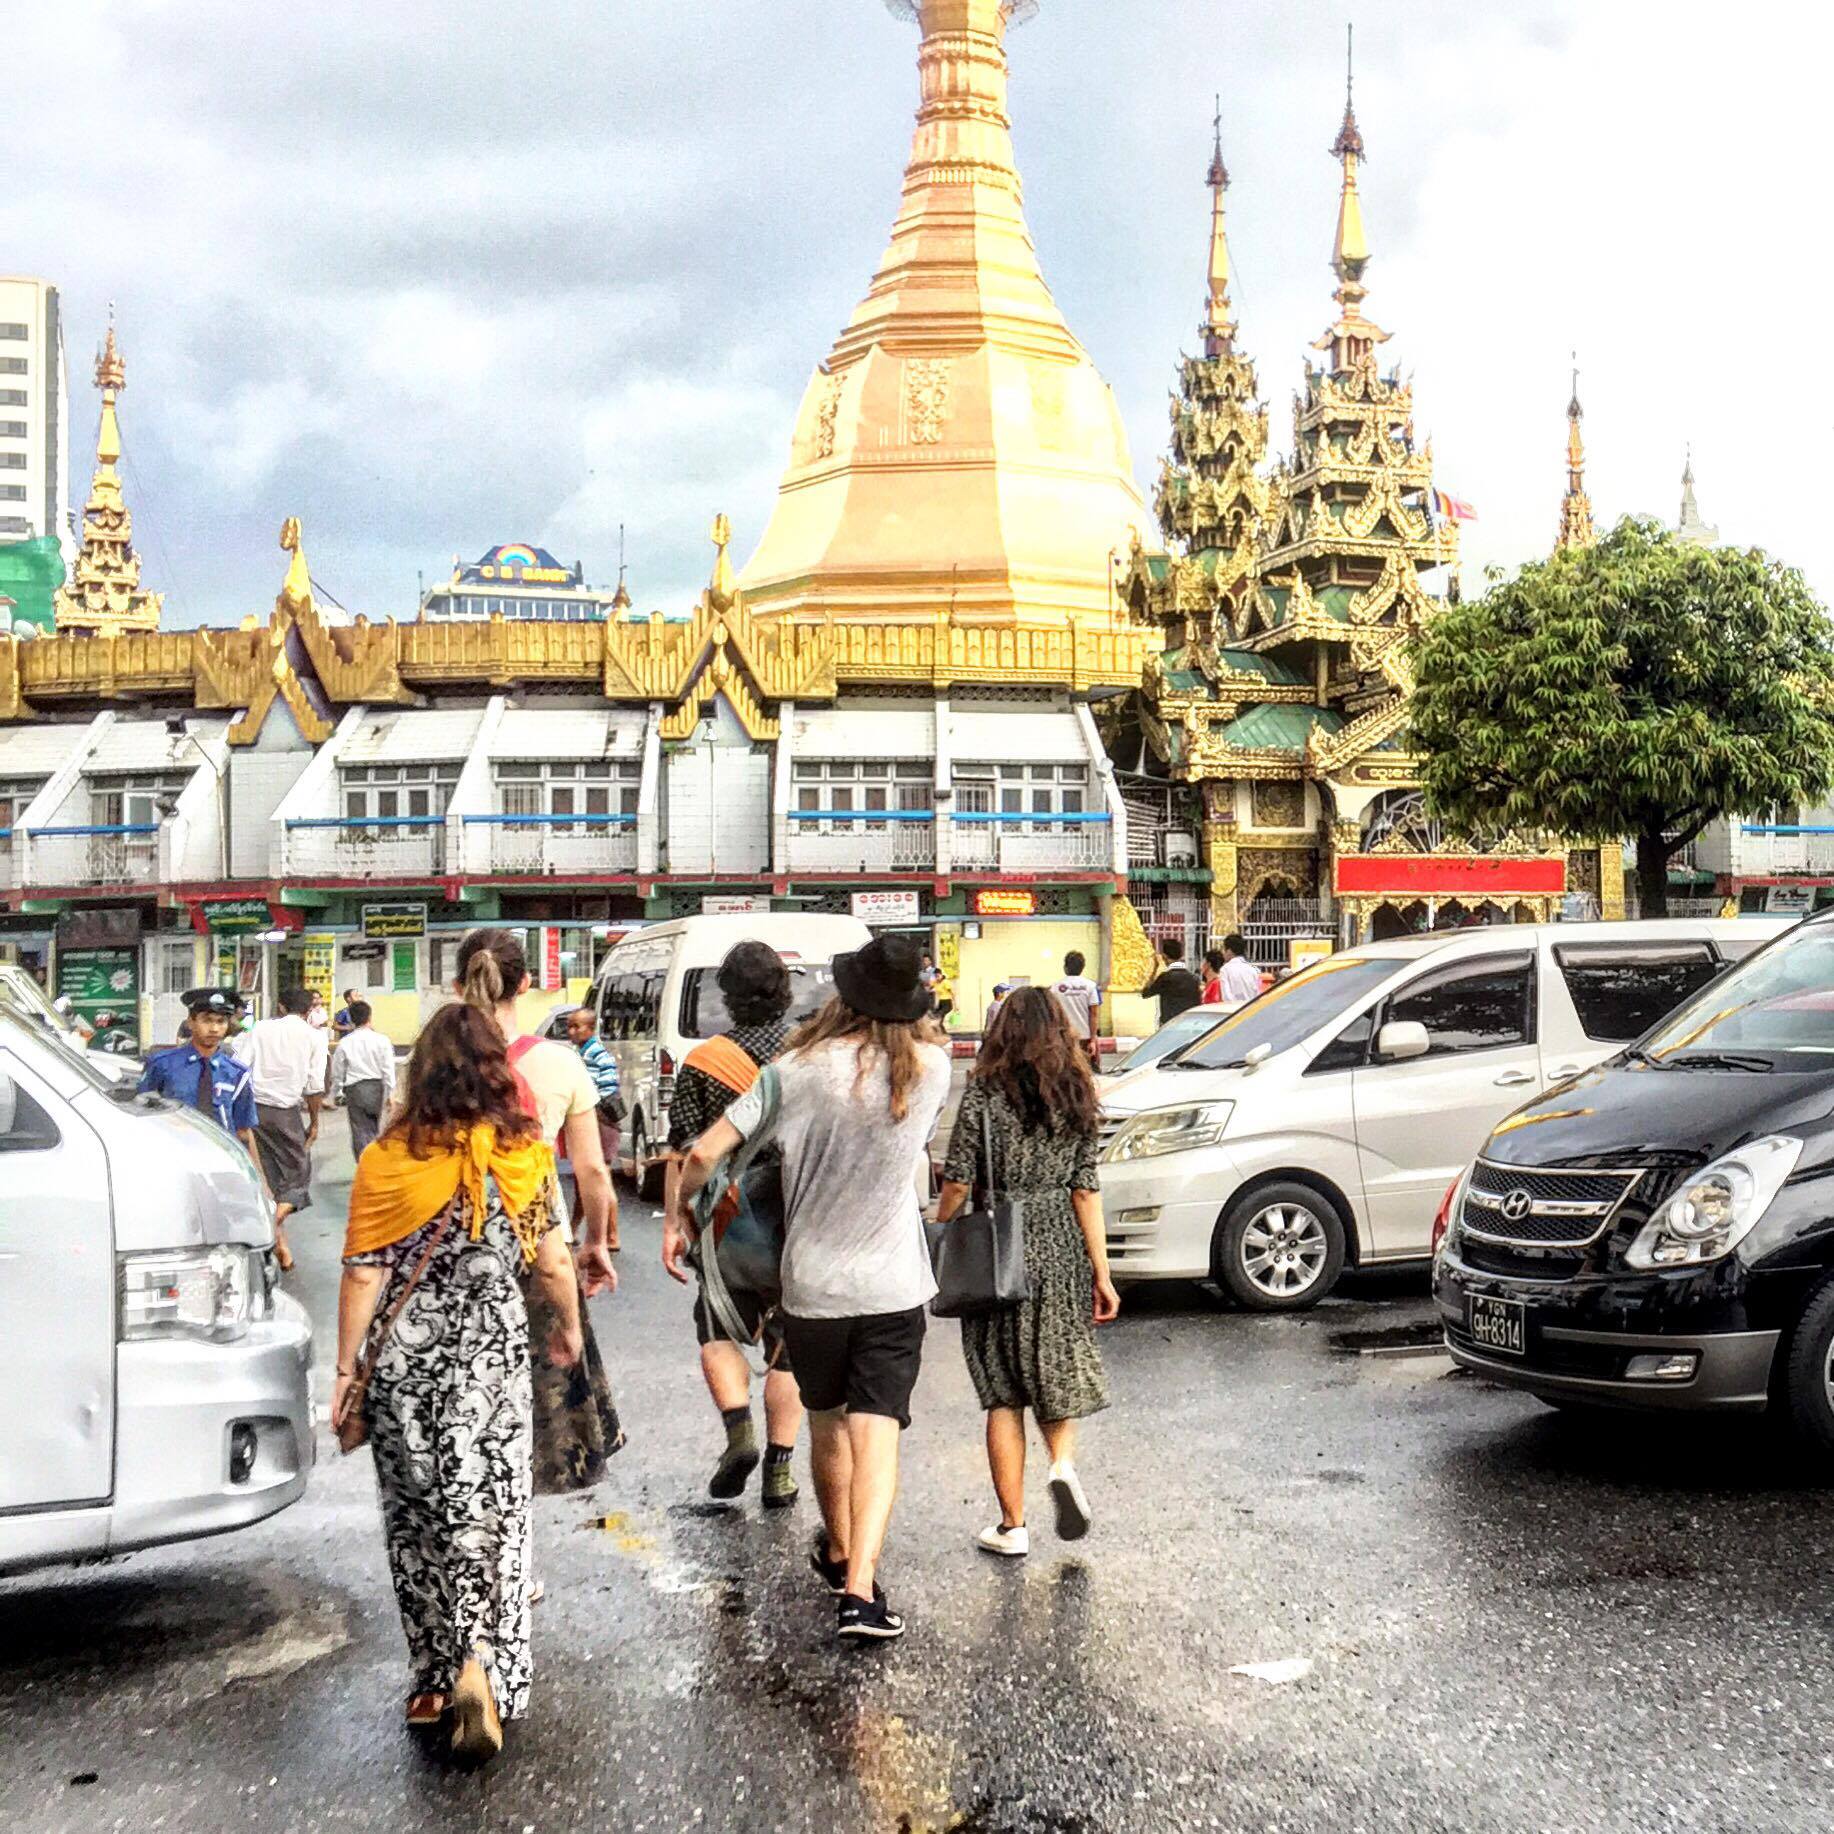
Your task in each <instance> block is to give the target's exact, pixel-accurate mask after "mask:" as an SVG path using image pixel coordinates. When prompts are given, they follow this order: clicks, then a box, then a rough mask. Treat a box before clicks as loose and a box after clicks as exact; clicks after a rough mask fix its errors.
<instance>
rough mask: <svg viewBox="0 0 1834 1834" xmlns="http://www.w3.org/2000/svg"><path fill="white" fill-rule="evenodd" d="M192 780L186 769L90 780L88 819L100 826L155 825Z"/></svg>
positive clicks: (149, 826)
mask: <svg viewBox="0 0 1834 1834" xmlns="http://www.w3.org/2000/svg"><path fill="white" fill-rule="evenodd" d="M189 781H190V776H189V773H187V772H176V773H174V772H169V771H168V772H165V773H163V774H162V773H160V772H158V771H147V772H137V773H134V774H132V775H123V776H119V777H92V778H91V779H90V780H89V819H90V821H91V823H93V824H94V826H96V827H98V828H156V827H158V825H159V821H160V817H161V816H162V815H164V814H166V813H168V812H169V811H170V810H171V808H172V806H173V804H174V803H176V802H177V801H178V798H179V796H180V794H181V793H182V792H183V790H184V787H185V785H186V784H187V783H188V782H189Z"/></svg>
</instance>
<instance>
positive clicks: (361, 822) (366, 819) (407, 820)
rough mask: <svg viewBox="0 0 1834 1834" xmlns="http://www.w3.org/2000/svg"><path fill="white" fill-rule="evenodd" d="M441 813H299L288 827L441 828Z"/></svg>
mask: <svg viewBox="0 0 1834 1834" xmlns="http://www.w3.org/2000/svg"><path fill="white" fill-rule="evenodd" d="M445 825H446V818H445V816H443V815H300V816H294V817H293V818H292V819H290V820H289V821H288V822H287V826H288V827H289V828H443V827H444V826H445Z"/></svg>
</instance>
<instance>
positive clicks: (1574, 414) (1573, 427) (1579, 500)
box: [1554, 363, 1598, 554]
mask: <svg viewBox="0 0 1834 1834" xmlns="http://www.w3.org/2000/svg"><path fill="white" fill-rule="evenodd" d="M1583 414H1584V410H1583V409H1582V408H1581V407H1580V405H1579V365H1578V364H1577V363H1575V364H1574V365H1573V393H1572V396H1571V398H1570V399H1569V400H1568V402H1567V494H1566V495H1565V496H1564V497H1563V498H1562V499H1561V502H1560V533H1559V535H1558V536H1556V538H1555V540H1554V552H1555V553H1556V554H1559V553H1562V552H1564V551H1565V550H1566V549H1568V548H1589V547H1591V545H1592V544H1593V542H1595V541H1596V540H1597V539H1598V537H1597V535H1596V534H1595V533H1594V532H1593V528H1592V499H1591V498H1590V497H1588V496H1587V495H1586V442H1585V439H1584V437H1583V436H1582V435H1581V433H1580V430H1579V423H1580V420H1581V418H1582V416H1583Z"/></svg>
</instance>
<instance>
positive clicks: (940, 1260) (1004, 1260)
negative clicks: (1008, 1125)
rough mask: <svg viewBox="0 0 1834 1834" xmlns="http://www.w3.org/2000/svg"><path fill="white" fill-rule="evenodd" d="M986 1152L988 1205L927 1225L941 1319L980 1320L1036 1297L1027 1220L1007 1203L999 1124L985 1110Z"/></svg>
mask: <svg viewBox="0 0 1834 1834" xmlns="http://www.w3.org/2000/svg"><path fill="white" fill-rule="evenodd" d="M981 1152H982V1156H983V1158H984V1159H985V1160H986V1162H987V1187H986V1190H987V1202H986V1206H985V1208H983V1209H978V1210H964V1211H963V1212H962V1213H961V1214H960V1215H959V1216H957V1217H956V1218H955V1219H954V1220H953V1221H952V1222H947V1223H925V1224H924V1226H923V1232H924V1235H925V1237H926V1238H927V1239H928V1241H929V1246H930V1267H931V1269H932V1271H933V1272H934V1273H935V1275H936V1297H935V1298H934V1299H932V1300H931V1301H930V1311H931V1313H932V1315H933V1316H935V1317H937V1318H978V1317H980V1316H981V1315H982V1314H984V1313H987V1312H999V1311H1004V1310H1005V1309H1006V1307H1008V1306H1014V1305H1018V1304H1020V1303H1021V1302H1022V1301H1024V1300H1027V1299H1029V1298H1031V1296H1032V1287H1031V1282H1030V1281H1029V1280H1028V1279H1027V1278H1026V1276H1025V1216H1024V1206H1023V1204H1022V1203H1019V1202H1015V1201H1014V1200H1012V1199H1004V1200H1003V1199H1002V1198H1001V1196H1000V1193H999V1180H998V1178H997V1176H996V1175H995V1171H994V1163H993V1124H992V1122H991V1121H990V1120H989V1118H988V1114H987V1110H986V1107H985V1106H983V1107H982V1109H981Z"/></svg>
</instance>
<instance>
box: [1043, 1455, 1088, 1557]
mask: <svg viewBox="0 0 1834 1834" xmlns="http://www.w3.org/2000/svg"><path fill="white" fill-rule="evenodd" d="M1051 1501H1052V1502H1053V1503H1055V1504H1056V1505H1057V1538H1058V1540H1060V1541H1080V1540H1081V1539H1082V1538H1083V1536H1084V1535H1086V1534H1087V1533H1088V1532H1089V1520H1090V1517H1089V1499H1088V1497H1087V1496H1086V1495H1085V1494H1084V1491H1083V1482H1082V1479H1081V1478H1079V1477H1078V1476H1077V1475H1076V1467H1075V1466H1074V1465H1073V1464H1071V1463H1070V1461H1069V1460H1068V1459H1067V1458H1066V1459H1065V1460H1064V1461H1063V1462H1062V1463H1061V1464H1056V1465H1053V1466H1052V1467H1051Z"/></svg>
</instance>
